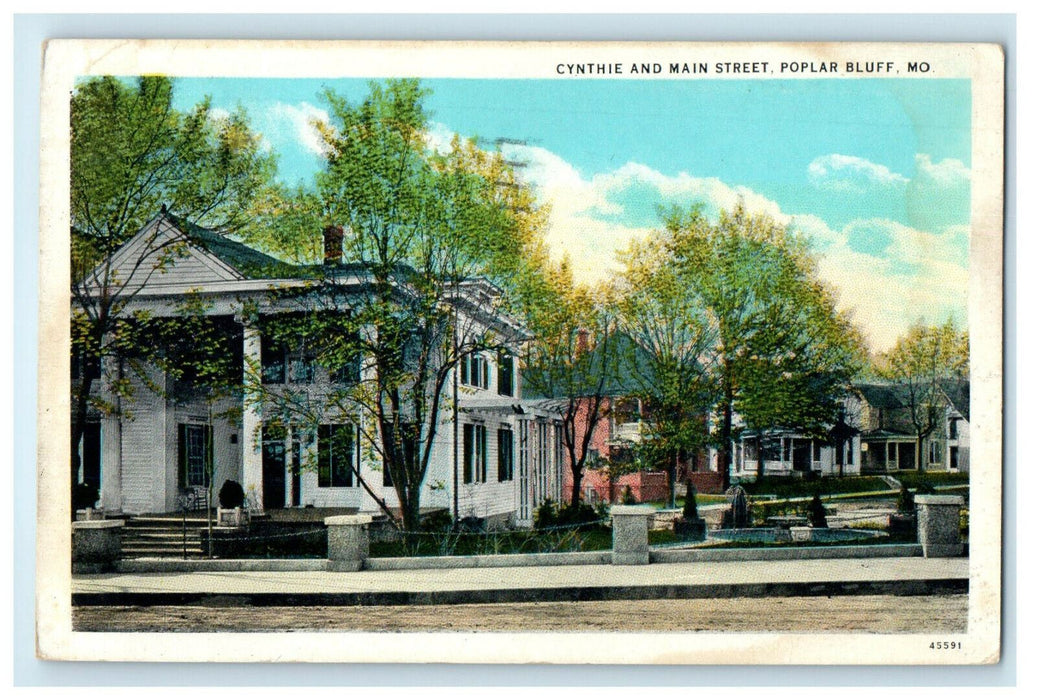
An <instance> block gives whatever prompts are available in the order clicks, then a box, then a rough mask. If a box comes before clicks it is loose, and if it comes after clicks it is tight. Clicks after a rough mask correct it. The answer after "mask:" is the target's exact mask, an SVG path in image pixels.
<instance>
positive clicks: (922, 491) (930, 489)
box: [915, 479, 936, 496]
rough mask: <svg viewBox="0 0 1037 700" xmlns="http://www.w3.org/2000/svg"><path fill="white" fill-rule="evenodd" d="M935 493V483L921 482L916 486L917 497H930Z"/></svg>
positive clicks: (923, 480)
mask: <svg viewBox="0 0 1037 700" xmlns="http://www.w3.org/2000/svg"><path fill="white" fill-rule="evenodd" d="M934 493H936V488H935V487H934V486H933V482H931V481H928V480H926V479H921V480H919V481H918V483H917V485H916V486H915V494H916V495H922V496H928V495H930V494H934Z"/></svg>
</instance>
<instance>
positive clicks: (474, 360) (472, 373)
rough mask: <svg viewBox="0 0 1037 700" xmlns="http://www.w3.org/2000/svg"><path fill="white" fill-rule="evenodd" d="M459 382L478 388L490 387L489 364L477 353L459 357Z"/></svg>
mask: <svg viewBox="0 0 1037 700" xmlns="http://www.w3.org/2000/svg"><path fill="white" fill-rule="evenodd" d="M461 383H462V384H465V385H467V386H475V387H479V388H480V389H489V388H490V365H489V363H488V362H487V361H486V358H485V357H483V356H482V355H480V354H479V353H472V354H471V355H465V356H464V357H463V358H462V359H461Z"/></svg>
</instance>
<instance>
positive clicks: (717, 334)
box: [666, 204, 861, 487]
mask: <svg viewBox="0 0 1037 700" xmlns="http://www.w3.org/2000/svg"><path fill="white" fill-rule="evenodd" d="M666 228H667V230H668V232H669V235H670V236H671V243H670V245H671V250H672V253H673V258H674V262H675V264H676V266H677V269H678V271H679V275H680V277H681V280H682V282H683V283H684V285H685V286H686V287H687V289H688V291H687V293H689V294H693V295H694V296H695V298H696V299H697V302H698V303H699V304H700V305H701V308H702V310H703V311H704V313H705V315H706V317H707V318H708V324H709V327H710V331H711V333H712V340H713V346H712V348H711V349H710V352H709V353H708V354H707V355H706V357H707V358H708V359H707V361H708V363H709V365H710V367H711V372H712V374H713V376H714V386H715V392H716V393H715V396H716V402H715V406H716V409H715V412H716V414H717V415H719V416H720V425H719V430H718V431H717V436H716V437H717V442H718V446H719V468H720V471H721V473H722V475H723V479H724V485H725V487H726V486H727V485H728V484H729V480H730V469H731V440H732V437H733V434H734V425H733V418H734V415H735V414H736V413H737V414H738V415H740V416H741V418H742V419H743V421H744V422H745V424H746V426H747V427H749V428H751V429H754V430H755V431H756V432H757V434H760V433H762V432H763V431H765V430H768V429H773V428H777V427H788V428H795V429H797V430H807V431H808V432H818V433H819V432H820V430H821V428H822V426H823V425H824V424H825V423H830V422H833V421H834V420H835V419H836V417H837V414H838V408H839V402H838V400H839V398H840V394H841V391H842V390H843V389H844V388H845V387H846V385H847V384H848V382H849V379H850V377H851V376H852V375H853V373H854V371H855V369H856V367H857V365H858V362H859V358H860V355H861V351H860V345H859V335H858V334H857V333H856V331H855V330H854V328H853V326H852V324H851V323H850V322H849V320H848V319H846V318H845V317H843V316H842V315H841V314H839V313H838V312H837V311H836V310H835V307H834V303H833V301H832V299H831V295H830V294H829V292H828V291H827V290H826V289H825V287H824V285H823V284H821V282H820V281H819V280H818V278H817V274H816V270H815V265H814V262H813V260H812V258H811V256H810V255H809V252H808V249H807V245H806V242H805V241H804V240H803V239H801V238H800V237H798V236H796V235H795V234H794V233H793V232H791V231H790V230H789V229H788V228H787V227H785V226H780V225H778V224H776V223H775V222H774V221H773V220H772V219H771V218H770V217H768V216H765V215H754V214H750V213H749V212H748V211H746V209H745V208H744V206H743V205H741V204H740V205H738V206H737V207H736V208H735V209H734V210H733V211H731V212H725V211H722V212H720V216H719V218H718V220H717V222H716V223H711V222H710V221H708V220H707V219H706V218H705V216H703V215H702V213H701V211H699V210H698V209H691V210H687V211H685V210H680V209H676V210H674V211H672V212H670V214H669V215H668V216H667V218H666ZM760 461H761V463H762V459H761V460H760Z"/></svg>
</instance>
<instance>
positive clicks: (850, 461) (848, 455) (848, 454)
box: [843, 440, 853, 465]
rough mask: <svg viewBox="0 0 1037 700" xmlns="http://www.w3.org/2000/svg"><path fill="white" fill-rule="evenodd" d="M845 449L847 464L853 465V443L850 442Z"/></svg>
mask: <svg viewBox="0 0 1037 700" xmlns="http://www.w3.org/2000/svg"><path fill="white" fill-rule="evenodd" d="M843 449H845V450H846V464H848V465H849V464H853V441H852V440H850V441H848V442H847V443H846V447H845V448H843Z"/></svg>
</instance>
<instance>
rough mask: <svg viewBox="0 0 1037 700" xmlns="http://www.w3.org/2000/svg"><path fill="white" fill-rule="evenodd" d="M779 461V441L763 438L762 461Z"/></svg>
mask: <svg viewBox="0 0 1037 700" xmlns="http://www.w3.org/2000/svg"><path fill="white" fill-rule="evenodd" d="M779 460H781V439H780V438H774V437H765V438H763V461H764V462H777V461H779Z"/></svg>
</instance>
